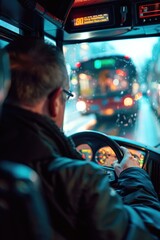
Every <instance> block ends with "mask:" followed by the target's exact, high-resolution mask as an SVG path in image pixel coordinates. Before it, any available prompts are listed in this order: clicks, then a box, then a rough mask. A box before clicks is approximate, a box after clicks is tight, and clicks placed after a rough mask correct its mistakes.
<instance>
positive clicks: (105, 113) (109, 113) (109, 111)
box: [103, 108, 114, 116]
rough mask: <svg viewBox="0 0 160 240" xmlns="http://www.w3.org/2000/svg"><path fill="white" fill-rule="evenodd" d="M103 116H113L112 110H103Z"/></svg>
mask: <svg viewBox="0 0 160 240" xmlns="http://www.w3.org/2000/svg"><path fill="white" fill-rule="evenodd" d="M103 114H104V115H107V116H111V115H113V114H114V110H113V109H112V108H107V109H105V110H103Z"/></svg>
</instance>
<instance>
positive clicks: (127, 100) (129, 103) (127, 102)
mask: <svg viewBox="0 0 160 240" xmlns="http://www.w3.org/2000/svg"><path fill="white" fill-rule="evenodd" d="M132 105H133V99H132V98H131V97H126V98H125V99H124V106H126V107H129V106H132Z"/></svg>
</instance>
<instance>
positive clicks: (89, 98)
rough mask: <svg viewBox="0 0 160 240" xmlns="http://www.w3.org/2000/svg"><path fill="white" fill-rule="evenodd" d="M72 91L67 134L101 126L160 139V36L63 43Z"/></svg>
mask: <svg viewBox="0 0 160 240" xmlns="http://www.w3.org/2000/svg"><path fill="white" fill-rule="evenodd" d="M64 54H65V58H66V63H67V67H68V72H69V76H70V90H71V91H72V92H73V93H74V97H73V98H72V99H70V100H69V101H68V102H67V103H66V111H65V121H64V131H65V133H66V134H67V135H71V134H73V133H75V132H79V131H83V130H91V129H92V130H98V131H101V132H104V133H106V134H108V135H116V136H120V137H124V138H129V139H132V140H135V141H138V142H141V143H144V144H148V145H150V146H155V145H157V144H158V143H159V142H160V123H159V119H160V38H159V37H150V38H139V39H129V40H114V41H106V42H105V41H103V42H94V43H87V42H86V43H81V44H74V45H65V46H64Z"/></svg>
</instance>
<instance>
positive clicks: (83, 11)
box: [66, 4, 115, 32]
mask: <svg viewBox="0 0 160 240" xmlns="http://www.w3.org/2000/svg"><path fill="white" fill-rule="evenodd" d="M114 23H115V21H114V11H113V6H112V5H106V4H102V5H100V6H99V7H98V8H97V6H86V7H81V8H74V9H73V10H72V12H71V13H70V15H69V18H68V20H67V24H66V28H67V29H68V31H69V32H70V31H71V32H72V31H81V30H82V31H85V30H88V29H89V30H91V29H100V28H105V27H108V26H113V25H114Z"/></svg>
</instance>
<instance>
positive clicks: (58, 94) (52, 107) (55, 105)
mask: <svg viewBox="0 0 160 240" xmlns="http://www.w3.org/2000/svg"><path fill="white" fill-rule="evenodd" d="M61 104H62V88H57V89H56V91H55V92H54V94H53V96H51V97H50V98H49V106H48V107H49V109H48V110H49V113H50V115H51V117H52V118H55V117H56V116H57V114H58V112H59V108H60V105H61Z"/></svg>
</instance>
